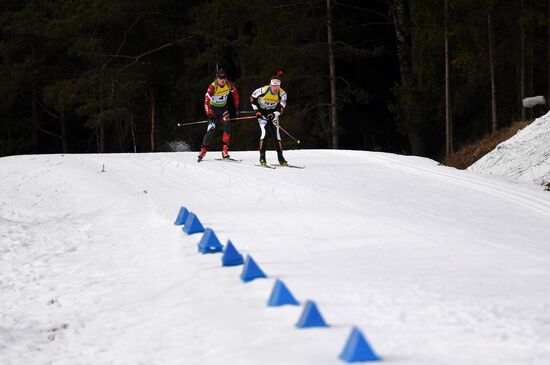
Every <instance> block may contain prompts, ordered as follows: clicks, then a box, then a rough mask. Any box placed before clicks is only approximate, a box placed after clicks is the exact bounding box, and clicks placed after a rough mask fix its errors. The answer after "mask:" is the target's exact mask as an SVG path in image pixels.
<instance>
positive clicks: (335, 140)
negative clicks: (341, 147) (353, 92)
mask: <svg viewBox="0 0 550 365" xmlns="http://www.w3.org/2000/svg"><path fill="white" fill-rule="evenodd" d="M327 33H328V64H329V69H330V119H331V125H332V148H334V149H337V148H338V110H337V109H336V108H337V104H336V65H335V62H334V30H333V25H332V0H327Z"/></svg>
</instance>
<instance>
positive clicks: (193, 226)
mask: <svg viewBox="0 0 550 365" xmlns="http://www.w3.org/2000/svg"><path fill="white" fill-rule="evenodd" d="M183 231H184V232H185V233H187V234H193V233H200V232H204V227H203V226H202V223H201V221H200V220H199V218H198V217H197V216H196V215H195V213H189V215H188V216H187V219H186V220H185V225H184V226H183Z"/></svg>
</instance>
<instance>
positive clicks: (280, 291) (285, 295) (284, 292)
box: [267, 279, 299, 307]
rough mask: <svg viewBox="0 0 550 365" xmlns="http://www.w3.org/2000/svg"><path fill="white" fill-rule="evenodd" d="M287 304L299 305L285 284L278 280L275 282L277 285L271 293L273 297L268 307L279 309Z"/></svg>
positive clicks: (270, 298)
mask: <svg viewBox="0 0 550 365" xmlns="http://www.w3.org/2000/svg"><path fill="white" fill-rule="evenodd" d="M285 304H292V305H298V304H299V303H298V301H297V300H296V299H295V298H294V296H293V295H292V293H291V292H290V290H288V288H287V287H286V285H285V283H283V282H282V281H281V280H279V279H277V281H275V285H274V286H273V290H272V291H271V297H269V301H268V302H267V305H268V306H269V307H278V306H280V305H285Z"/></svg>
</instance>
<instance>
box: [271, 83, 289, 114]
mask: <svg viewBox="0 0 550 365" xmlns="http://www.w3.org/2000/svg"><path fill="white" fill-rule="evenodd" d="M285 108H286V92H285V91H284V90H282V89H281V101H280V102H279V104H278V105H277V110H276V111H275V112H274V113H273V114H275V117H276V118H278V117H279V116H280V115H281V114H283V113H284V111H285Z"/></svg>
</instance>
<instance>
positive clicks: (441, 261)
mask: <svg viewBox="0 0 550 365" xmlns="http://www.w3.org/2000/svg"><path fill="white" fill-rule="evenodd" d="M232 156H233V157H235V158H239V159H241V158H242V159H243V161H242V162H241V163H235V162H224V161H216V160H214V158H217V157H219V152H218V153H209V154H207V156H206V160H205V161H203V162H201V163H200V164H198V163H197V162H196V153H187V152H182V153H155V154H103V155H99V154H98V155H65V156H62V155H41V156H15V157H8V158H0V298H1V300H0V364H2V365H19V364H25V365H43V364H55V365H80V364H82V365H89V364H113V365H136V364H155V365H172V364H184V365H195V364H196V365H218V364H223V365H227V364H239V365H257V364H262V365H281V364H283V365H306V364H315V365H330V364H333V365H334V364H339V363H341V362H340V360H339V359H338V355H339V354H340V353H341V352H342V350H343V349H344V345H345V342H346V339H347V337H348V335H349V333H350V330H351V328H352V327H353V326H357V327H358V328H360V329H361V330H362V331H363V333H364V334H365V336H367V338H368V340H369V342H370V344H371V345H372V346H373V348H374V350H375V351H376V353H377V354H378V355H380V356H381V357H382V358H383V359H384V360H385V361H386V362H387V363H391V364H395V365H402V364H403V365H412V364H422V365H451V364H452V365H455V364H483V365H506V364H514V365H515V364H531V365H539V364H540V365H546V364H548V359H549V358H550V291H549V290H548V283H550V247H549V244H548V237H550V225H549V224H548V222H549V221H550V194H548V193H547V192H544V191H541V190H540V189H539V188H538V187H537V186H534V185H532V184H512V183H510V182H508V181H493V179H487V178H486V177H485V176H480V175H476V174H471V173H468V172H465V171H459V170H456V169H452V168H447V167H443V166H438V164H437V163H436V162H435V161H432V160H427V159H423V158H418V157H407V156H396V155H391V154H383V153H369V152H361V151H321V150H316V151H288V152H287V153H286V154H285V157H286V158H287V159H288V161H290V162H291V163H294V164H297V165H306V168H305V169H303V170H299V169H288V168H287V169H283V168H277V169H274V170H270V169H262V168H258V167H255V166H254V164H256V163H258V153H257V152H232ZM267 157H268V162H273V161H276V156H275V153H274V152H273V151H269V152H268V156H267ZM103 167H104V168H103ZM182 205H184V206H186V207H187V208H189V209H190V210H191V211H193V212H194V213H196V214H197V215H198V216H199V218H200V220H201V222H202V223H203V224H204V226H205V227H209V228H212V229H214V230H215V232H216V235H217V237H218V238H219V240H220V241H221V242H222V243H223V244H225V243H226V242H227V240H228V239H230V240H231V242H233V244H234V245H235V246H236V247H237V249H238V250H239V252H241V253H242V254H245V255H251V256H253V257H254V260H255V261H256V262H257V263H258V265H259V266H260V267H261V269H262V270H263V271H264V272H265V273H266V274H267V275H268V278H267V279H258V280H254V281H252V282H249V283H243V282H242V280H241V279H240V277H239V276H240V273H241V271H242V266H233V267H222V266H221V255H220V254H209V255H202V254H200V253H199V252H198V249H197V243H198V242H199V240H200V239H201V235H200V234H195V235H186V234H184V233H183V232H182V230H181V226H175V225H174V220H175V219H176V216H177V214H178V211H179V209H180V207H181V206H182ZM277 278H279V279H281V280H283V281H284V283H285V285H287V286H288V289H289V290H290V291H291V292H292V294H293V295H294V296H295V298H296V299H297V300H298V301H299V302H300V303H301V306H284V307H269V306H268V300H269V296H270V293H271V290H272V288H273V286H274V284H275V280H276V279H277ZM308 300H312V301H314V302H315V303H316V304H317V305H318V308H319V311H320V312H321V313H322V316H323V318H324V319H325V320H326V322H327V323H328V324H329V325H330V327H328V328H309V329H298V328H296V326H295V325H296V323H297V322H298V320H299V318H300V314H301V312H302V310H303V305H304V303H306V302H307V301H308Z"/></svg>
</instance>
